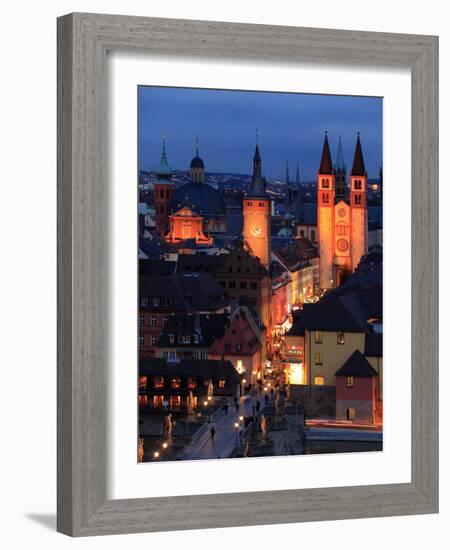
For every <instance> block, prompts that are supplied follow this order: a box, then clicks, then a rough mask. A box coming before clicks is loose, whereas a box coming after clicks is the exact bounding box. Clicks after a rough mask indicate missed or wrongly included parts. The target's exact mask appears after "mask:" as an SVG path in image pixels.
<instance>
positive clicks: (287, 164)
mask: <svg viewBox="0 0 450 550" xmlns="http://www.w3.org/2000/svg"><path fill="white" fill-rule="evenodd" d="M284 181H285V183H286V185H289V183H290V181H289V161H288V159H286V175H285V177H284Z"/></svg>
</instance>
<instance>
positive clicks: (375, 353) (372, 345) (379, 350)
mask: <svg viewBox="0 0 450 550" xmlns="http://www.w3.org/2000/svg"><path fill="white" fill-rule="evenodd" d="M364 355H365V356H366V357H383V335H382V334H379V333H377V332H369V333H367V334H366V341H365V345H364Z"/></svg>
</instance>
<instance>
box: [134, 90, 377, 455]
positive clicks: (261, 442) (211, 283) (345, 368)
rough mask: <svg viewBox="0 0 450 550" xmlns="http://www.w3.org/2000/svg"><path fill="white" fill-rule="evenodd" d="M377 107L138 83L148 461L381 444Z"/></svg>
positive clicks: (142, 443) (317, 97) (142, 428)
mask: <svg viewBox="0 0 450 550" xmlns="http://www.w3.org/2000/svg"><path fill="white" fill-rule="evenodd" d="M382 107H383V99H382V98H380V97H357V96H337V95H323V94H300V93H281V92H263V91H238V90H214V89H193V88H173V87H154V86H139V87H138V113H137V116H138V193H139V206H138V220H139V223H138V249H137V253H138V262H139V305H138V329H137V341H138V347H139V354H138V356H139V365H138V369H139V374H138V408H139V416H138V418H139V426H138V441H137V456H138V462H154V461H166V460H200V459H221V458H252V457H262V456H284V455H301V454H313V453H346V452H358V451H381V450H382V429H383V343H382V341H383V248H382V235H383V216H382V211H383V209H382V206H383V205H382V195H383V193H382V191H383V168H382V131H383V128H382V115H383V109H382Z"/></svg>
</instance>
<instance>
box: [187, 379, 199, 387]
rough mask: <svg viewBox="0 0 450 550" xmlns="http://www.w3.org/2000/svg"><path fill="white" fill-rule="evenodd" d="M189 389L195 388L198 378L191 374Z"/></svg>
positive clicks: (188, 383) (188, 382) (188, 380)
mask: <svg viewBox="0 0 450 550" xmlns="http://www.w3.org/2000/svg"><path fill="white" fill-rule="evenodd" d="M187 387H188V390H194V389H195V388H196V387H197V380H196V379H195V378H194V377H193V376H189V377H188V379H187Z"/></svg>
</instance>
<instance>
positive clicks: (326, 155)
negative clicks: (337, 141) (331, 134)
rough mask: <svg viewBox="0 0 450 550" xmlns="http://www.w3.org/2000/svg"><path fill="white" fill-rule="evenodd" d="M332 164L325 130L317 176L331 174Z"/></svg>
mask: <svg viewBox="0 0 450 550" xmlns="http://www.w3.org/2000/svg"><path fill="white" fill-rule="evenodd" d="M332 173H333V163H332V162H331V153H330V145H329V143H328V134H327V131H326V130H325V139H324V142H323V149H322V158H321V160H320V167H319V174H332Z"/></svg>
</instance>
